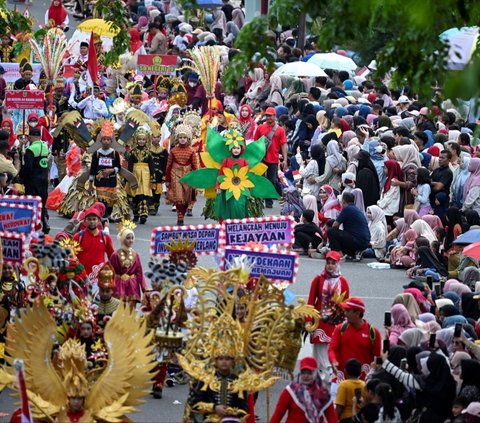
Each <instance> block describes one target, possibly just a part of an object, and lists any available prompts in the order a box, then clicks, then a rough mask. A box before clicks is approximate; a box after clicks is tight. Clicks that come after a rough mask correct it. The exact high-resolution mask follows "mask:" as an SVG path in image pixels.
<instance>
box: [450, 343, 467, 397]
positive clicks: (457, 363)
mask: <svg viewBox="0 0 480 423" xmlns="http://www.w3.org/2000/svg"><path fill="white" fill-rule="evenodd" d="M471 358H472V357H471V356H470V354H468V353H467V352H465V351H456V352H454V353H453V355H452V357H451V358H450V367H451V369H452V376H453V378H454V379H455V382H456V383H457V395H458V392H460V389H461V387H462V378H461V375H462V366H461V364H462V361H463V360H470V359H471Z"/></svg>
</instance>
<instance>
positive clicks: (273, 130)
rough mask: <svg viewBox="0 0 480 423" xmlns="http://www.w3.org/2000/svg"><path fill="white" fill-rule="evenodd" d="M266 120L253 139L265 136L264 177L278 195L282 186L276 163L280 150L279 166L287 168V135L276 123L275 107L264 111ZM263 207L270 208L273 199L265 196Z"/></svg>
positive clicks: (280, 193) (277, 162)
mask: <svg viewBox="0 0 480 423" xmlns="http://www.w3.org/2000/svg"><path fill="white" fill-rule="evenodd" d="M265 120H266V122H265V123H264V124H262V125H260V126H259V127H258V128H257V130H256V131H255V135H254V137H253V138H254V140H255V141H257V140H258V139H259V138H261V137H265V150H266V153H265V157H264V158H263V163H265V164H266V165H267V172H266V174H265V176H266V178H267V179H268V180H269V181H270V182H271V183H272V184H273V186H274V187H275V189H276V191H277V192H278V195H280V196H281V195H282V186H281V185H280V181H279V180H278V164H279V162H280V151H281V152H282V162H281V167H282V169H283V170H285V169H287V136H286V134H285V130H284V129H283V128H282V127H281V126H280V125H278V124H277V122H276V114H275V109H274V108H273V107H269V108H267V110H266V111H265ZM265 207H266V208H267V209H271V208H272V207H273V200H272V199H271V198H267V199H266V200H265Z"/></svg>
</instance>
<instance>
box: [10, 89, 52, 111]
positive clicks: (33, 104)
mask: <svg viewBox="0 0 480 423" xmlns="http://www.w3.org/2000/svg"><path fill="white" fill-rule="evenodd" d="M5 107H6V108H7V109H16V110H27V109H43V108H44V107H45V92H44V91H42V90H30V91H29V90H17V91H10V90H9V91H6V94H5Z"/></svg>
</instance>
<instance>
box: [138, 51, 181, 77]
mask: <svg viewBox="0 0 480 423" xmlns="http://www.w3.org/2000/svg"><path fill="white" fill-rule="evenodd" d="M176 68H177V56H173V55H164V54H139V55H138V58H137V71H138V73H141V74H142V75H171V74H172V73H173V72H175V70H176Z"/></svg>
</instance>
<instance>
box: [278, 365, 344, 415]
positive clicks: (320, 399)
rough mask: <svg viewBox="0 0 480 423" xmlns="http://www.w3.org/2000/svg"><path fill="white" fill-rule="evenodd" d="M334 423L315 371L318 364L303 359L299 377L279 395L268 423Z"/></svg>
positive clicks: (328, 397)
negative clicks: (284, 417)
mask: <svg viewBox="0 0 480 423" xmlns="http://www.w3.org/2000/svg"><path fill="white" fill-rule="evenodd" d="M287 412H288V416H287V419H286V420H285V423H309V422H316V423H337V415H336V413H335V409H334V406H333V401H332V398H331V395H330V392H329V391H328V389H327V388H326V387H325V385H323V382H322V378H321V377H320V374H319V372H318V371H317V361H316V360H315V359H314V358H313V357H305V358H303V359H302V361H301V362H300V374H299V375H297V377H296V378H295V381H293V382H292V383H291V384H290V385H288V386H287V387H286V388H285V389H284V390H283V392H282V393H281V394H280V398H279V399H278V403H277V406H276V408H275V411H274V413H273V415H272V418H271V419H270V423H280V422H281V421H282V418H283V416H284V415H285V413H287Z"/></svg>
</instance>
